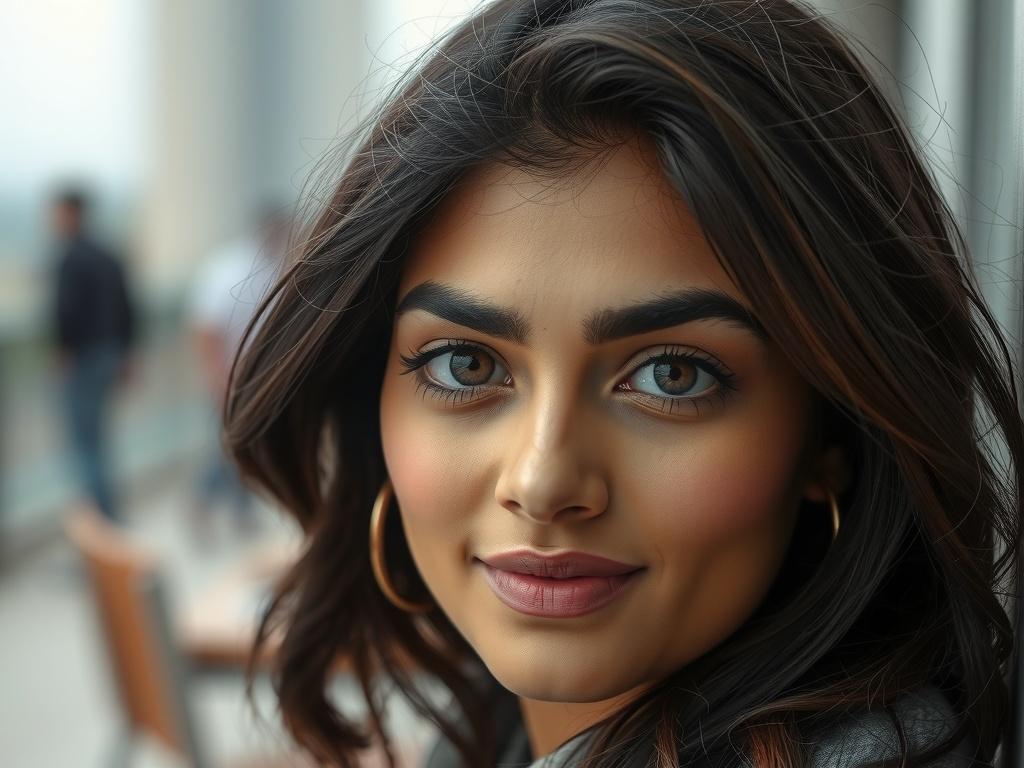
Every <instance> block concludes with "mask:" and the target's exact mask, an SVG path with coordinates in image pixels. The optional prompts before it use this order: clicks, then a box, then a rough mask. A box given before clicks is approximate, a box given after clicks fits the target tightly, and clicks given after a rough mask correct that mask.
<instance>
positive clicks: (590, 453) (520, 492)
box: [494, 403, 609, 524]
mask: <svg viewBox="0 0 1024 768" xmlns="http://www.w3.org/2000/svg"><path fill="white" fill-rule="evenodd" d="M597 437H598V436H597V435H595V434H593V433H592V429H590V428H589V425H588V423H587V422H585V421H584V420H582V419H581V418H579V412H578V411H574V410H573V409H572V408H571V407H561V406H559V405H558V404H557V403H552V404H550V405H548V406H542V407H538V408H537V409H535V412H534V413H532V414H531V415H530V416H528V417H525V422H524V423H523V424H522V429H521V430H520V431H519V433H518V434H517V435H516V438H515V439H513V440H511V441H510V442H509V446H508V449H507V451H506V460H505V463H504V466H503V467H502V472H501V474H500V476H499V478H498V482H497V483H496V485H495V489H494V496H495V499H496V500H497V501H498V503H499V504H501V506H503V507H504V508H505V509H507V510H509V511H510V512H513V513H514V514H517V515H520V516H522V517H525V518H528V519H530V520H532V521H533V522H536V523H541V524H550V523H553V522H556V521H563V522H569V521H582V520H587V519H590V518H593V517H596V516H598V515H600V514H602V513H603V512H604V511H605V508H606V507H607V506H608V495H609V494H608V485H607V483H606V482H605V479H604V477H602V474H601V471H600V468H599V464H597V462H596V459H597V458H598V456H599V450H600V449H599V447H598V446H600V441H599V440H598V439H597ZM595 448H597V450H594V449H595Z"/></svg>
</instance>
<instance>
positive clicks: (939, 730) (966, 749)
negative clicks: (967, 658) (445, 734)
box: [424, 686, 979, 768]
mask: <svg viewBox="0 0 1024 768" xmlns="http://www.w3.org/2000/svg"><path fill="white" fill-rule="evenodd" d="M894 709H895V710H896V713H897V715H898V716H899V718H900V721H901V722H902V723H903V727H904V732H905V733H906V736H907V739H908V741H909V744H910V747H911V748H912V749H914V750H916V751H919V750H921V749H924V748H925V747H927V746H930V745H931V744H934V743H936V742H937V741H939V740H940V739H942V738H944V737H945V736H946V735H947V734H949V733H950V732H951V731H952V730H953V728H954V727H955V724H956V716H955V714H954V712H953V709H952V707H951V706H950V704H949V702H948V701H947V699H946V697H945V696H944V695H943V694H942V692H941V691H940V690H939V689H938V688H936V687H934V686H926V687H924V688H921V689H919V690H918V691H916V692H915V693H913V694H909V695H907V696H905V697H903V698H902V699H899V700H898V701H896V702H895V703H894ZM502 721H503V722H505V723H506V726H505V728H504V732H502V733H499V744H500V752H499V754H500V758H499V760H498V764H497V768H527V766H528V768H571V766H572V763H570V762H568V761H569V759H570V755H571V753H572V751H573V750H574V749H575V747H576V746H577V745H578V743H579V742H580V740H581V739H584V738H586V737H587V734H585V733H584V734H581V735H580V736H577V737H576V738H574V739H570V740H569V741H568V742H566V743H565V744H563V745H562V746H561V747H559V748H558V749H556V750H555V751H554V752H552V753H551V754H549V755H546V756H544V757H540V758H537V759H536V760H533V757H532V754H531V752H530V744H529V741H528V740H527V736H526V730H525V729H524V727H523V724H522V721H521V720H520V719H519V718H518V715H517V713H514V712H506V713H501V714H499V723H501V722H502ZM899 744H900V740H899V736H898V734H897V733H896V730H895V728H894V727H893V724H892V720H891V719H890V718H889V717H888V716H887V715H886V714H884V713H879V712H868V713H864V714H860V715H853V716H850V717H849V718H848V719H847V720H846V721H844V722H842V723H841V724H839V725H835V726H833V727H832V728H831V729H829V730H827V731H825V732H823V733H822V734H821V736H820V737H819V738H817V739H815V740H814V742H813V744H810V745H808V747H807V749H808V753H809V763H808V764H809V765H810V766H811V768H858V766H861V765H864V764H866V763H868V762H870V761H873V760H880V759H883V758H888V757H898V756H899V754H900V749H899ZM973 754H974V744H973V743H970V742H969V741H966V740H965V741H964V742H962V743H961V744H960V745H959V746H958V747H957V749H956V750H955V751H954V752H953V753H951V754H947V755H945V756H943V757H941V758H937V759H935V760H933V761H932V762H930V763H928V766H929V768H968V767H969V766H977V765H979V764H978V763H975V762H974V761H973V760H972V755H973ZM424 768H461V763H460V761H459V755H458V752H457V751H456V750H455V748H454V747H453V746H452V745H451V743H450V742H448V741H447V740H445V739H439V740H438V741H437V742H436V743H435V744H434V746H433V749H432V750H430V752H429V753H428V756H427V760H426V762H425V764H424Z"/></svg>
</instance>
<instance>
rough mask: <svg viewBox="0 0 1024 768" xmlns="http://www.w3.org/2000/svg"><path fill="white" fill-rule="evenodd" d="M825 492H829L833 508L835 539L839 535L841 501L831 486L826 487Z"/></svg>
mask: <svg viewBox="0 0 1024 768" xmlns="http://www.w3.org/2000/svg"><path fill="white" fill-rule="evenodd" d="M825 493H827V494H828V505H829V507H830V508H831V510H832V541H835V540H836V536H838V535H839V502H838V501H837V500H836V495H835V494H834V493H833V492H832V489H831V488H828V489H826V491H825Z"/></svg>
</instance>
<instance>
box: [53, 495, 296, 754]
mask: <svg viewBox="0 0 1024 768" xmlns="http://www.w3.org/2000/svg"><path fill="white" fill-rule="evenodd" d="M65 531H66V533H67V535H68V537H69V538H70V539H71V542H72V543H73V544H74V546H75V548H76V549H77V550H78V552H79V553H80V554H81V557H82V559H83V562H84V565H85V567H86V571H87V573H88V577H89V579H90V581H91V587H92V592H93V595H94V598H95V603H96V608H97V612H98V614H99V623H100V626H101V628H102V631H103V635H104V639H105V641H106V646H107V650H108V655H109V658H110V665H111V668H112V672H113V676H114V679H115V681H116V683H117V692H118V697H119V699H120V704H121V710H122V712H123V714H124V717H125V721H126V722H125V725H126V728H125V731H124V733H123V734H121V735H120V736H119V738H118V741H117V744H116V745H115V749H114V751H113V755H112V762H113V765H115V766H127V765H128V764H129V762H130V760H131V757H132V752H133V746H134V742H135V738H136V736H139V735H142V734H148V735H150V736H153V737H155V738H156V739H157V740H159V742H161V743H162V744H163V745H164V746H166V747H167V748H169V749H170V750H172V751H173V752H176V753H178V754H179V755H181V756H182V757H183V758H184V759H185V760H186V761H187V763H188V765H190V766H192V768H209V766H210V762H209V760H208V757H207V756H206V754H205V753H204V751H203V749H202V745H201V741H200V739H199V738H198V733H197V730H196V727H195V718H194V714H193V712H192V709H191V707H190V706H189V698H188V689H189V677H190V675H191V669H190V667H189V665H188V664H187V663H185V661H184V659H183V657H182V655H181V653H180V652H179V649H178V647H177V645H176V642H175V636H174V632H173V628H172V622H171V619H170V611H169V607H168V603H167V596H166V593H165V588H164V584H163V580H162V578H161V572H160V566H159V562H158V560H157V558H156V557H155V556H154V555H153V554H151V553H149V552H147V551H146V550H145V549H144V548H142V547H140V546H139V545H138V544H136V543H135V542H132V541H131V540H130V539H129V538H128V537H127V536H126V535H125V534H124V533H123V532H122V531H121V530H120V529H118V528H117V527H115V526H114V525H112V524H111V523H109V522H107V521H106V520H105V519H104V518H103V517H101V516H100V514H99V513H98V512H96V511H94V510H93V509H91V508H88V507H77V508H75V509H73V510H72V511H71V512H70V514H69V515H68V516H67V518H66V520H65ZM257 764H258V765H262V766H269V765H279V766H280V765H290V766H297V765H299V761H298V759H297V758H295V757H291V758H290V759H289V760H288V762H282V761H281V760H277V761H274V762H268V761H267V760H265V759H264V760H262V762H259V763H246V765H251V766H252V765H257Z"/></svg>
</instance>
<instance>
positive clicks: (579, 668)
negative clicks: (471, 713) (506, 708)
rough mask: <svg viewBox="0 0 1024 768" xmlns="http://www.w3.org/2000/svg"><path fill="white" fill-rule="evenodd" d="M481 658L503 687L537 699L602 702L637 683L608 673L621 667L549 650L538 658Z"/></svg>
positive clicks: (515, 656)
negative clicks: (552, 652) (615, 667)
mask: <svg viewBox="0 0 1024 768" xmlns="http://www.w3.org/2000/svg"><path fill="white" fill-rule="evenodd" d="M482 658H483V661H484V663H485V664H486V665H487V668H488V669H489V670H490V672H491V674H492V675H494V678H495V680H497V681H498V682H499V683H500V684H501V685H502V687H504V688H506V689H507V690H509V691H511V692H512V693H514V694H516V695H517V696H522V697H524V698H527V699H534V700H536V701H559V702H565V703H584V702H596V701H604V700H605V699H610V698H612V697H614V696H618V695H620V694H622V693H625V692H626V691H629V690H630V689H631V688H633V687H634V686H635V685H637V684H638V682H639V681H636V680H626V679H622V680H619V679H617V678H616V677H612V676H611V675H610V674H609V673H610V672H613V671H624V670H610V669H609V666H611V665H609V664H607V663H606V664H601V665H596V664H587V663H584V662H582V661H581V660H579V659H573V660H571V661H568V662H565V661H564V660H563V659H559V657H558V656H557V655H556V654H551V653H549V654H545V655H542V656H541V658H540V660H537V661H535V660H532V659H524V658H523V656H522V655H512V656H508V655H502V657H501V658H488V657H486V656H484V657H482Z"/></svg>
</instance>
